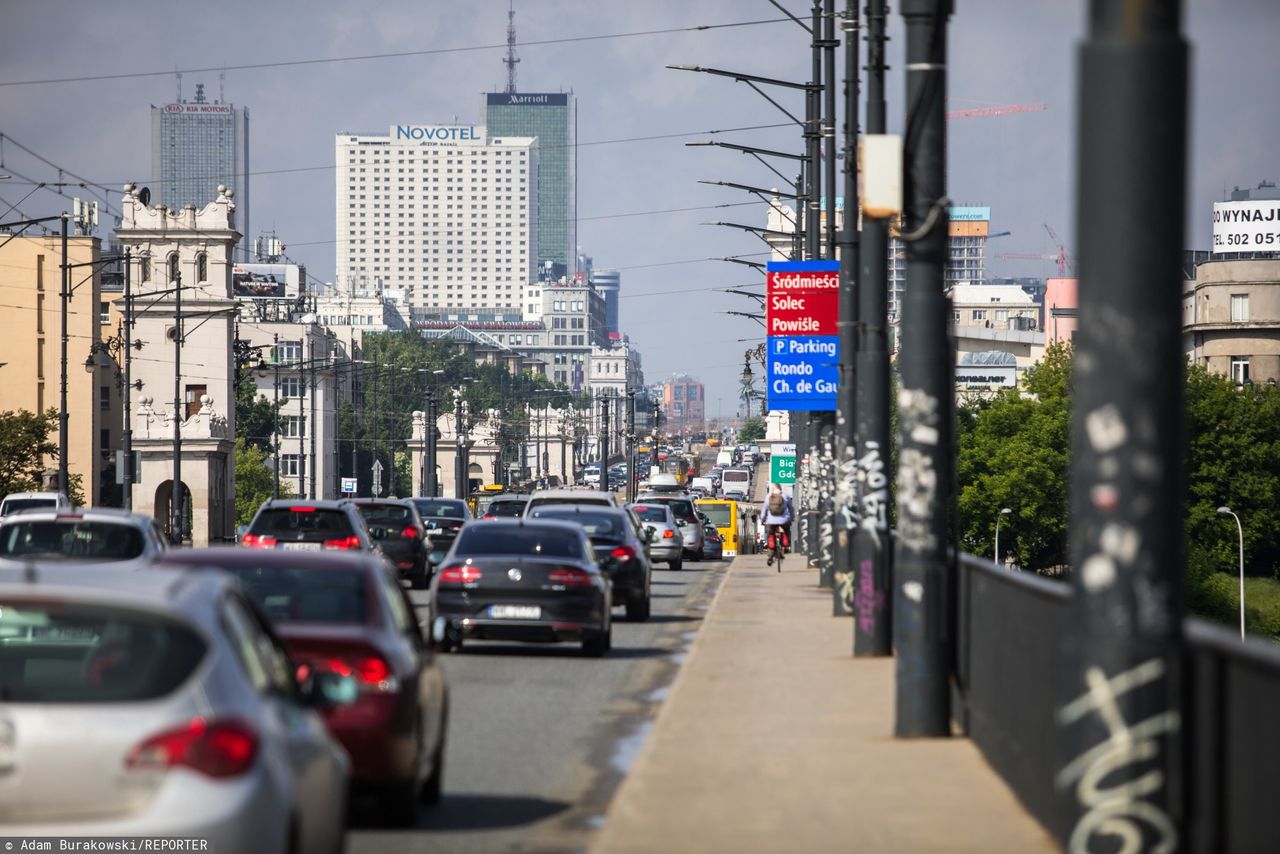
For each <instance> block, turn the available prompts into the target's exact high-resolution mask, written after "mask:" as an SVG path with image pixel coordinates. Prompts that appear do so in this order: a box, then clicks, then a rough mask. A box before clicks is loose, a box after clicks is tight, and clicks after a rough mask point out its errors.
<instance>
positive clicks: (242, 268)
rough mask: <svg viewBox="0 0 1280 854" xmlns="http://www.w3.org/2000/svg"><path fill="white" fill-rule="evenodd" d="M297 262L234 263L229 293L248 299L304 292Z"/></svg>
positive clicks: (288, 296)
mask: <svg viewBox="0 0 1280 854" xmlns="http://www.w3.org/2000/svg"><path fill="white" fill-rule="evenodd" d="M305 275H306V274H305V273H304V272H303V268H302V267H301V266H299V265H298V264H236V265H235V266H234V267H232V268H231V294H232V296H235V297H240V298H249V299H287V298H292V297H296V296H297V295H298V294H300V293H305V292H306V286H305V284H304V283H303V282H304V278H305Z"/></svg>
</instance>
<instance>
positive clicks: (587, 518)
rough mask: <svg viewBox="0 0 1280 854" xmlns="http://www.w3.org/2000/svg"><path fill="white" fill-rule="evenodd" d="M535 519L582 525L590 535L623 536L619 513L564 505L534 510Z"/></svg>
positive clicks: (622, 523)
mask: <svg viewBox="0 0 1280 854" xmlns="http://www.w3.org/2000/svg"><path fill="white" fill-rule="evenodd" d="M531 516H532V518H534V519H559V520H561V521H564V522H573V523H575V524H578V525H581V526H582V529H583V530H584V531H586V532H587V536H588V537H614V538H617V537H621V536H622V535H623V527H622V526H623V525H624V524H625V522H624V520H623V517H622V516H621V515H620V514H617V513H599V512H595V513H593V512H591V511H590V510H566V509H564V508H562V507H547V508H543V509H538V510H534V511H533V513H532V514H531Z"/></svg>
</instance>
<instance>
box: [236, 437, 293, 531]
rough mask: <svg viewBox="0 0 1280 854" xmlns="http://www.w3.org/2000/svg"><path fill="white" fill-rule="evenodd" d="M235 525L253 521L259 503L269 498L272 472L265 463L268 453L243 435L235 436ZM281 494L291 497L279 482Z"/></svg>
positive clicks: (272, 484)
mask: <svg viewBox="0 0 1280 854" xmlns="http://www.w3.org/2000/svg"><path fill="white" fill-rule="evenodd" d="M235 476H236V525H247V524H249V522H251V521H252V520H253V514H254V513H256V512H258V507H259V506H260V505H261V504H262V502H264V501H266V500H267V499H269V498H271V494H272V487H273V486H274V485H275V472H274V471H273V470H272V469H271V467H270V466H268V465H267V452H266V451H265V450H263V449H262V448H260V447H258V445H256V444H251V443H249V442H248V441H246V440H245V439H244V438H242V437H236V475H235ZM280 497H281V498H293V497H294V495H293V492H292V491H291V490H290V489H289V487H288V485H287V484H286V483H285V482H283V481H282V482H281V483H280Z"/></svg>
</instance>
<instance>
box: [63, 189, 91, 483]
mask: <svg viewBox="0 0 1280 854" xmlns="http://www.w3.org/2000/svg"><path fill="white" fill-rule="evenodd" d="M61 218H62V294H61V296H62V369H61V386H60V389H61V390H60V392H59V398H60V401H61V406H60V411H59V415H58V491H59V492H61V493H62V494H63V495H66V494H67V487H68V485H69V483H70V479H69V477H68V475H67V453H68V439H67V339H68V337H69V336H68V334H67V303H68V302H70V301H71V266H70V264H69V261H68V258H67V226H68V223H69V222H70V217H69V216H68V215H67V214H66V213H65V212H64V213H63V214H62V217H61ZM87 498H88V496H86V499H87Z"/></svg>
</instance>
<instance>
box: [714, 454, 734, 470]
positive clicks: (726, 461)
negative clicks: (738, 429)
mask: <svg viewBox="0 0 1280 854" xmlns="http://www.w3.org/2000/svg"><path fill="white" fill-rule="evenodd" d="M716 465H718V466H721V467H722V468H728V467H729V466H731V465H733V451H721V452H720V453H718V454H716Z"/></svg>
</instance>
